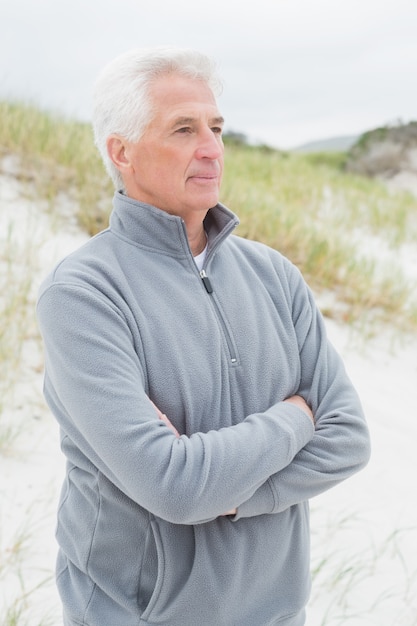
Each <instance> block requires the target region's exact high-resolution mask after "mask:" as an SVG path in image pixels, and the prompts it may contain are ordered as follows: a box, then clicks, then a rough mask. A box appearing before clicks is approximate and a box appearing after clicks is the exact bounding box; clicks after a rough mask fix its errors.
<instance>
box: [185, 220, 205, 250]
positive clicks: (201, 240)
mask: <svg viewBox="0 0 417 626" xmlns="http://www.w3.org/2000/svg"><path fill="white" fill-rule="evenodd" d="M187 235H188V243H189V245H190V250H191V253H192V255H193V256H197V255H198V254H201V252H203V250H204V248H205V247H206V244H207V235H206V233H205V230H204V228H203V224H201V225H200V227H199V229H198V230H196V231H195V232H193V233H190V232H188V231H187Z"/></svg>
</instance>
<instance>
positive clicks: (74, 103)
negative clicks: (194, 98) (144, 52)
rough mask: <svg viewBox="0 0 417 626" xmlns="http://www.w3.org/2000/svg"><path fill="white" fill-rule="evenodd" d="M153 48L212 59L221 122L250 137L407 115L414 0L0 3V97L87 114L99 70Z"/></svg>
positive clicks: (415, 106) (415, 33) (306, 137)
mask: <svg viewBox="0 0 417 626" xmlns="http://www.w3.org/2000/svg"><path fill="white" fill-rule="evenodd" d="M161 44H174V45H179V46H185V47H194V48H198V49H200V50H201V51H203V52H206V53H208V54H209V55H211V56H212V57H214V58H215V59H216V61H217V62H218V64H219V67H220V72H221V75H222V76H223V80H224V92H223V95H222V96H221V98H220V100H219V106H220V109H221V111H222V113H223V115H224V116H225V118H226V128H227V129H228V130H235V131H239V132H243V133H245V134H246V135H247V136H248V137H249V138H250V139H252V140H254V141H256V140H258V141H262V142H265V143H268V144H270V145H273V146H277V147H281V148H289V147H293V146H296V145H299V144H302V143H305V142H308V141H311V140H315V139H322V138H327V137H332V136H339V135H351V134H356V133H360V132H363V131H365V130H368V129H370V128H375V127H376V126H379V125H383V124H386V123H389V122H393V121H394V120H397V119H402V120H403V121H405V122H407V121H410V120H412V119H414V120H416V119H417V1H416V0H248V2H246V1H245V0H205V1H204V2H202V1H201V0H9V1H7V0H0V98H2V99H4V98H19V99H22V98H23V99H30V100H31V101H34V102H35V103H37V104H40V105H41V106H43V107H46V108H49V109H54V110H58V111H62V112H63V113H65V114H69V115H71V116H75V117H79V118H81V119H87V120H88V119H89V116H90V110H91V86H92V83H93V81H94V79H95V77H96V75H97V73H98V72H99V70H100V69H101V67H102V66H103V65H104V64H105V63H107V62H108V61H109V60H111V59H112V58H113V57H114V56H116V55H118V54H120V53H122V52H124V51H125V50H128V49H130V48H133V47H140V46H152V45H161ZM0 123H1V120H0Z"/></svg>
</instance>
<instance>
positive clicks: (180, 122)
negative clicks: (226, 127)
mask: <svg viewBox="0 0 417 626" xmlns="http://www.w3.org/2000/svg"><path fill="white" fill-rule="evenodd" d="M196 120H197V118H195V117H179V118H177V119H176V120H174V122H173V124H172V126H173V127H175V126H186V125H187V124H194V123H195V122H196ZM209 123H210V124H217V125H219V126H222V125H223V124H224V117H222V116H221V115H219V116H218V117H213V118H211V119H210V120H209Z"/></svg>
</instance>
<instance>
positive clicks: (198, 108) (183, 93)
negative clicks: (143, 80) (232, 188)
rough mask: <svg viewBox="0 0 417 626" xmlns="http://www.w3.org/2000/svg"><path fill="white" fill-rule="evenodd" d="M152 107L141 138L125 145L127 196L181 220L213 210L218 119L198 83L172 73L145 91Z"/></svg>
mask: <svg viewBox="0 0 417 626" xmlns="http://www.w3.org/2000/svg"><path fill="white" fill-rule="evenodd" d="M150 94H151V98H152V102H153V104H154V106H155V113H154V117H153V119H152V121H151V122H150V124H149V125H148V127H147V128H146V130H145V133H144V134H143V135H142V137H141V139H140V140H139V141H138V142H136V143H129V142H128V143H127V144H126V148H125V153H126V156H127V158H128V161H129V163H130V167H129V169H128V173H127V176H125V177H124V179H125V180H124V182H125V185H126V192H127V195H128V196H130V197H131V198H134V199H136V200H140V201H142V202H145V203H147V204H152V205H153V206H156V207H158V208H159V209H162V210H164V211H167V212H168V213H171V214H173V215H180V216H181V217H183V218H184V219H185V220H186V221H187V219H188V218H189V217H191V218H192V216H197V214H198V213H201V214H202V215H203V216H204V215H205V212H207V210H208V209H209V208H211V207H213V206H215V205H216V204H217V202H218V199H219V190H220V183H221V178H222V173H223V152H224V147H223V141H222V129H223V118H222V116H221V115H220V113H219V111H218V109H217V105H216V101H215V99H214V96H213V94H212V92H211V90H210V89H209V87H207V86H206V85H205V84H204V83H203V82H201V81H198V80H191V79H188V78H183V77H181V76H177V75H174V74H171V75H168V76H164V77H161V78H159V79H157V80H156V82H155V83H154V84H153V85H152V87H151V92H150Z"/></svg>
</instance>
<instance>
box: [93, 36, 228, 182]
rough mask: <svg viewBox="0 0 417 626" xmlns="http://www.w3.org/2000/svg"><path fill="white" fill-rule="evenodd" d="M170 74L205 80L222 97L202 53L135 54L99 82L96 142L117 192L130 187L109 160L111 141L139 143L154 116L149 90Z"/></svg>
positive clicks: (95, 102) (126, 56) (127, 55)
mask: <svg viewBox="0 0 417 626" xmlns="http://www.w3.org/2000/svg"><path fill="white" fill-rule="evenodd" d="M167 74H178V75H180V76H185V77H187V78H192V79H194V80H201V81H203V82H204V83H206V84H207V85H208V86H209V87H210V89H211V90H212V92H213V94H214V95H219V94H220V92H221V81H220V79H219V77H218V75H217V72H216V67H215V64H214V62H213V61H212V60H211V59H210V58H209V57H207V56H206V55H204V54H202V53H200V52H197V51H196V50H188V49H182V48H171V47H158V48H144V49H135V50H131V51H129V52H126V53H125V54H122V55H120V56H118V57H116V58H115V59H114V60H113V61H111V62H110V63H109V64H108V65H107V66H106V67H104V69H103V70H102V72H101V73H100V74H99V76H98V78H97V81H96V83H95V86H94V91H93V130H94V139H95V144H96V146H97V148H98V150H99V152H100V154H101V157H102V159H103V162H104V165H105V167H106V169H107V171H108V173H109V174H110V176H111V178H112V180H113V182H114V185H115V187H116V189H123V186H124V185H123V181H122V178H121V175H120V172H119V170H118V169H117V167H116V166H115V165H114V163H113V162H112V160H111V159H110V157H109V155H108V152H107V145H106V144H107V139H108V137H109V136H110V135H112V134H113V133H114V134H118V135H120V136H122V137H124V138H125V139H127V140H128V141H133V142H136V141H139V139H140V138H141V136H142V135H143V133H144V131H145V129H146V127H147V126H148V124H149V123H150V121H151V120H152V116H153V108H152V105H153V103H152V101H151V98H150V94H149V88H150V86H151V84H152V82H153V81H154V80H155V79H157V78H159V77H161V76H164V75H167Z"/></svg>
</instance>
